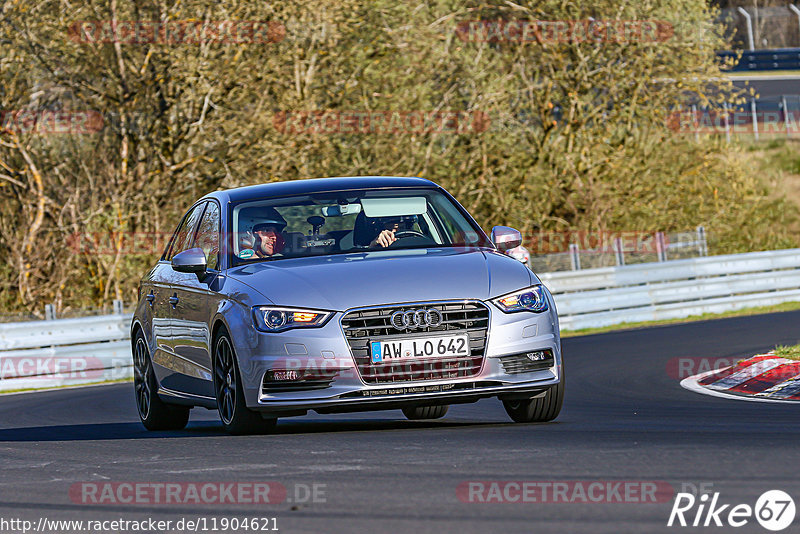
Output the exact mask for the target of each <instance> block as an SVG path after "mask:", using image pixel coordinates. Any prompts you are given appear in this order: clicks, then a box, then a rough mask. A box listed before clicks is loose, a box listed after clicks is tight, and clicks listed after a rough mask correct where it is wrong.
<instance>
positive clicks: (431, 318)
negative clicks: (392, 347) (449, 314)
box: [390, 308, 442, 330]
mask: <svg viewBox="0 0 800 534" xmlns="http://www.w3.org/2000/svg"><path fill="white" fill-rule="evenodd" d="M390 320H391V323H392V326H394V327H395V328H397V329H398V330H405V329H407V328H409V329H414V328H425V327H429V326H439V325H440V324H442V312H440V311H439V310H436V309H434V308H421V309H418V310H408V311H406V312H404V311H396V312H394V313H393V314H392V316H391V319H390Z"/></svg>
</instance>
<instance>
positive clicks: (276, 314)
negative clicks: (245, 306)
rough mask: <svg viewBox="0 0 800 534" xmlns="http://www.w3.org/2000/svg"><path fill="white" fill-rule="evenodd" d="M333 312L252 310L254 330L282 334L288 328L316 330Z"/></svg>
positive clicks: (263, 308) (270, 308)
mask: <svg viewBox="0 0 800 534" xmlns="http://www.w3.org/2000/svg"><path fill="white" fill-rule="evenodd" d="M332 316H333V312H328V311H319V310H298V309H293V308H275V307H272V306H258V307H256V308H253V320H254V321H255V324H256V329H258V330H261V331H262V332H282V331H283V330H289V329H290V328H317V327H320V326H322V325H324V324H325V323H326V322H328V319H330V318H331V317H332Z"/></svg>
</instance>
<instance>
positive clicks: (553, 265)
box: [526, 226, 708, 273]
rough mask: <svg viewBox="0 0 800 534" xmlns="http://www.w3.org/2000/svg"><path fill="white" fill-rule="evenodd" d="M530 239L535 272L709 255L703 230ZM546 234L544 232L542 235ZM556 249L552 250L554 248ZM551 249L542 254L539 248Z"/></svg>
mask: <svg viewBox="0 0 800 534" xmlns="http://www.w3.org/2000/svg"><path fill="white" fill-rule="evenodd" d="M536 237H537V236H536V235H534V236H533V238H531V239H529V240H528V242H527V243H526V246H528V247H530V250H528V252H530V259H529V260H528V262H527V263H528V265H529V266H530V268H531V269H532V270H533V271H534V272H537V273H538V272H555V271H580V270H582V269H596V268H598V267H612V266H617V267H619V266H623V265H634V264H640V263H650V262H664V261H669V260H677V259H685V258H692V257H697V256H707V255H708V242H707V234H706V230H705V228H704V227H702V226H698V227H697V228H696V229H695V230H694V231H688V232H671V233H665V232H594V233H591V232H585V233H584V232H568V233H566V234H564V237H563V238H562V239H561V240H560V241H558V240H555V239H553V240H551V241H550V242H549V243H542V242H541V241H543V240H542V239H539V240H537V239H536ZM545 237H546V235H545ZM553 249H555V250H553ZM546 250H553V251H552V252H548V253H545V254H542V253H540V252H541V251H546Z"/></svg>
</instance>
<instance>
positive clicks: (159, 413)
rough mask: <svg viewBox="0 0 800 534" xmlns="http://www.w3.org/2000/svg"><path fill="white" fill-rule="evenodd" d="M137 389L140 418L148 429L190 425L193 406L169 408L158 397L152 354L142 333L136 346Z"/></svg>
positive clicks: (180, 427)
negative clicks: (191, 407) (190, 413)
mask: <svg viewBox="0 0 800 534" xmlns="http://www.w3.org/2000/svg"><path fill="white" fill-rule="evenodd" d="M133 387H134V391H135V392H136V409H137V410H138V412H139V419H141V420H142V424H143V425H144V427H145V428H146V429H147V430H180V429H182V428H184V427H185V426H186V423H188V422H189V410H190V408H189V407H187V406H172V405H169V404H167V403H165V402H164V401H162V400H161V398H160V397H159V396H158V383H156V376H155V372H154V371H153V364H152V363H151V361H150V351H149V350H147V343H145V341H144V334H142V332H141V331H140V332H138V333H137V334H136V339H135V341H134V344H133Z"/></svg>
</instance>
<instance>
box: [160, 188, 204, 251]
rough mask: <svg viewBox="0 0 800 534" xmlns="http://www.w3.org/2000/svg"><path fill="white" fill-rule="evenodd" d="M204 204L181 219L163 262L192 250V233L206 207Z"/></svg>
mask: <svg viewBox="0 0 800 534" xmlns="http://www.w3.org/2000/svg"><path fill="white" fill-rule="evenodd" d="M206 204H207V203H206V202H203V203H202V204H198V205H197V206H195V207H194V209H192V211H190V212H189V214H188V215H186V217H185V218H184V219H183V223H181V225H180V227H178V230H177V231H176V232H175V237H173V238H172V247H171V248H170V250H169V253H168V254H167V256H166V258H164V259H165V260H167V261H171V260H172V258H173V257H174V256H175V255H176V254H178V253H180V252H183V251H184V250H189V249H190V248H192V241H194V233H195V230H197V225H198V223H199V222H200V216H201V215H203V209H204V208H205V207H206Z"/></svg>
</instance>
